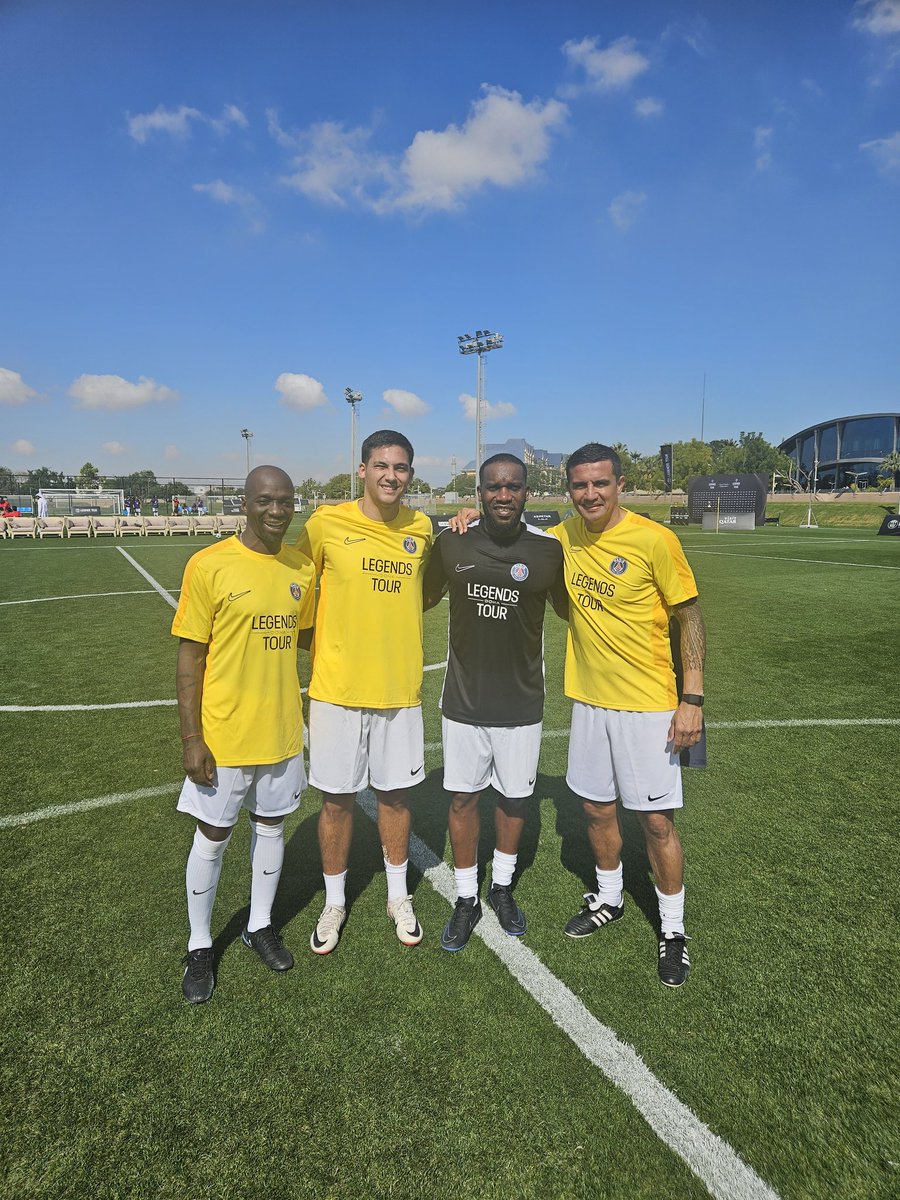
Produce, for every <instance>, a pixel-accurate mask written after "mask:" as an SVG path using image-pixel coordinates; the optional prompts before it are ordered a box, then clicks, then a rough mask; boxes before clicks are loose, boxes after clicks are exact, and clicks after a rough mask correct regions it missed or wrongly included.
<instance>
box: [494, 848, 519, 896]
mask: <svg viewBox="0 0 900 1200" xmlns="http://www.w3.org/2000/svg"><path fill="white" fill-rule="evenodd" d="M518 857H519V856H518V854H504V853H503V851H502V850H498V849H497V848H496V847H495V848H494V861H493V863H492V864H491V883H496V884H497V886H498V887H509V885H510V884H511V883H512V878H513V873H514V872H515V869H516V859H517V858H518Z"/></svg>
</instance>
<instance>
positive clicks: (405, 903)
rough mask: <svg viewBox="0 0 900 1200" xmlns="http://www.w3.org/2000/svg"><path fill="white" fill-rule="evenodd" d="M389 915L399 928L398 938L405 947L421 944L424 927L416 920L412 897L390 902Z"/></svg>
mask: <svg viewBox="0 0 900 1200" xmlns="http://www.w3.org/2000/svg"><path fill="white" fill-rule="evenodd" d="M387 914H388V916H389V917H390V918H391V920H392V921H393V922H394V924H395V925H396V927H397V937H398V938H399V939H400V941H401V942H402V943H403V945H404V946H418V944H419V942H421V940H422V937H423V934H422V926H421V925H420V924H419V922H418V921H417V920H416V914H415V913H414V912H413V906H412V896H401V897H400V899H399V900H389V901H388V906H387Z"/></svg>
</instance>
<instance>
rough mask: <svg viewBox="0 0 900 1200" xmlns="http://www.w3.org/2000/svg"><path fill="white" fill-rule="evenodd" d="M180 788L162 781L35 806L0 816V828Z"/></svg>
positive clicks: (172, 793)
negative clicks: (70, 800) (150, 784)
mask: <svg viewBox="0 0 900 1200" xmlns="http://www.w3.org/2000/svg"><path fill="white" fill-rule="evenodd" d="M180 790H181V784H180V783H163V784H160V786H159V787H152V788H140V789H139V790H138V791H136V792H117V793H114V794H113V795H110V796H95V797H94V799H92V800H78V801H76V802H75V803H73V804H52V805H50V807H49V808H36V809H35V810H34V812H28V813H14V814H13V815H11V816H8V817H0V829H13V828H15V827H16V826H18V825H30V824H31V823H32V822H33V821H46V820H48V819H50V818H51V817H65V816H68V815H69V814H70V813H82V812H89V811H90V810H91V809H92V808H108V807H109V806H110V805H112V804H124V803H125V802H126V801H128V800H149V799H150V798H151V797H152V796H167V795H175V794H176V793H178V792H179V791H180Z"/></svg>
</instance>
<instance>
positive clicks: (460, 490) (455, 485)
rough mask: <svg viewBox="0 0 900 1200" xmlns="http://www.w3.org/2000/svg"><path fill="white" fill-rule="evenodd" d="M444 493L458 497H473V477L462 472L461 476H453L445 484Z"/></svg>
mask: <svg viewBox="0 0 900 1200" xmlns="http://www.w3.org/2000/svg"><path fill="white" fill-rule="evenodd" d="M444 491H446V492H456V494H457V495H459V496H474V495H475V476H474V475H466V474H465V472H463V473H462V474H461V475H454V477H453V478H452V479H451V480H450V482H449V483H448V484H447V486H446V488H444Z"/></svg>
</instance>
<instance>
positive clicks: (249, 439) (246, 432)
mask: <svg viewBox="0 0 900 1200" xmlns="http://www.w3.org/2000/svg"><path fill="white" fill-rule="evenodd" d="M241 437H242V438H243V439H244V441H245V442H246V443H247V474H248V475H249V474H250V443H251V442H252V441H253V434H252V433H251V432H250V430H249V429H242V430H241Z"/></svg>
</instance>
